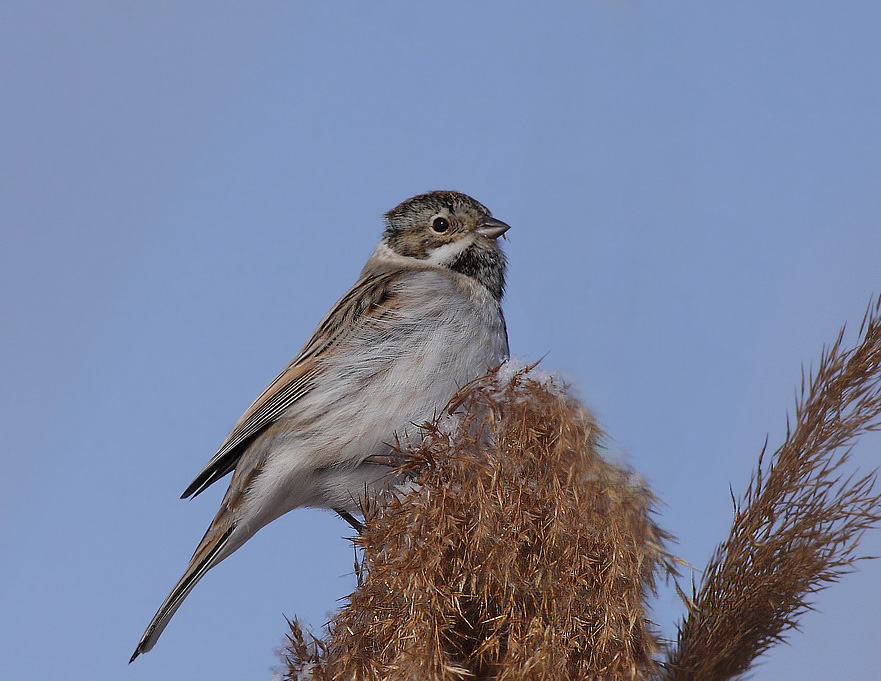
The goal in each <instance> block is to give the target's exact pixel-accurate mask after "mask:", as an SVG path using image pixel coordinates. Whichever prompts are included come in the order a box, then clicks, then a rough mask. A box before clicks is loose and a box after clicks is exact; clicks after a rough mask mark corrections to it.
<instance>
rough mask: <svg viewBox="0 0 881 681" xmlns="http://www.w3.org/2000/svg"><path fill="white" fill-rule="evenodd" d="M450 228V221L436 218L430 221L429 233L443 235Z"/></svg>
mask: <svg viewBox="0 0 881 681" xmlns="http://www.w3.org/2000/svg"><path fill="white" fill-rule="evenodd" d="M449 228H450V221H449V220H447V219H446V218H441V217H437V218H435V219H434V220H432V221H431V231H433V232H437V233H438V234H443V233H444V232H446V231H447V230H448V229H449Z"/></svg>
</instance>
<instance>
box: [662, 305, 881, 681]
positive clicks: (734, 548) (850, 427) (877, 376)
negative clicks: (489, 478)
mask: <svg viewBox="0 0 881 681" xmlns="http://www.w3.org/2000/svg"><path fill="white" fill-rule="evenodd" d="M843 341H844V329H842V331H841V333H839V335H838V338H837V339H836V341H835V342H834V343H833V344H832V345H831V347H828V348H825V349H824V350H823V353H822V357H821V360H820V364H819V368H818V369H817V372H816V374H814V375H807V376H805V374H804V372H803V373H802V382H801V391H800V396H799V397H798V399H797V401H796V408H795V418H794V423H790V422H789V421H788V420H787V428H786V439H785V440H784V442H783V444H782V445H780V447H779V448H778V449H777V450H776V451H775V452H774V454H773V456H772V457H771V460H770V462H769V463H768V464H765V454H766V452H765V449H764V448H763V450H762V452H761V454H760V456H759V463H758V467H757V468H756V471H755V473H754V474H753V476H752V479H751V481H750V484H749V486H748V487H747V490H746V493H745V494H744V496H743V498H742V499H741V500H739V501H735V509H734V510H735V514H734V523H733V525H732V527H731V531H730V532H729V534H728V538H727V539H726V540H725V541H724V542H723V543H722V544H720V545H719V546H718V547H717V549H716V551H715V553H714V554H713V556H712V558H711V559H710V562H709V564H708V565H707V568H706V570H705V571H704V573H703V579H702V580H701V583H700V586H699V587H697V588H694V589H693V593H692V595H691V597H688V598H686V599H685V600H686V602H687V604H688V615H687V616H686V619H685V621H684V622H682V623H681V624H680V626H679V635H678V641H677V643H676V646H675V647H674V649H673V650H671V651H670V654H669V659H668V661H667V664H666V671H665V674H664V678H665V679H667V680H668V681H723V680H725V679H731V678H734V677H736V676H738V675H740V674H743V673H744V672H746V671H747V670H748V669H749V668H750V666H751V665H752V664H753V662H754V661H755V660H756V658H757V657H758V656H760V655H761V654H762V653H763V652H765V651H766V650H767V649H768V648H769V647H770V646H772V645H774V644H775V643H777V642H779V641H781V640H783V639H784V637H785V635H786V633H787V632H788V631H789V630H791V629H793V628H796V627H797V624H798V620H799V617H800V616H801V615H802V614H803V613H804V612H805V611H806V610H807V609H809V608H810V598H811V595H812V594H814V593H816V592H817V591H820V590H821V589H823V588H825V587H827V586H829V585H830V584H831V583H833V582H836V581H837V580H838V579H839V578H840V577H841V576H842V575H844V574H846V573H847V572H849V571H851V570H852V569H853V567H854V563H855V561H857V560H859V559H860V556H859V555H858V553H857V545H858V543H859V540H860V537H861V536H862V534H863V533H864V532H865V531H866V530H867V529H868V528H870V527H872V526H873V525H876V524H877V523H878V521H879V519H881V495H879V494H877V493H876V492H875V491H874V485H875V477H876V476H875V474H874V473H872V474H869V475H864V476H854V475H845V473H844V471H843V467H844V464H845V463H846V462H847V459H848V455H849V453H850V451H851V449H852V447H853V445H854V444H855V443H856V441H857V439H858V438H859V437H860V435H862V434H864V433H866V432H869V431H873V430H878V429H879V427H881V297H879V298H878V299H877V300H876V301H875V303H874V304H873V305H870V306H869V309H868V310H867V311H866V315H865V317H864V318H863V323H862V325H861V326H860V330H859V339H858V342H857V344H856V345H855V346H854V347H853V348H849V349H848V348H845V347H844V345H843ZM683 596H684V594H683Z"/></svg>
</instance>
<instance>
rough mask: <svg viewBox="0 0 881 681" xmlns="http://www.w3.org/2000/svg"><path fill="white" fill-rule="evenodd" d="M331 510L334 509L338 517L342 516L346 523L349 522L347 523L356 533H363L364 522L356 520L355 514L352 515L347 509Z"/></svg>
mask: <svg viewBox="0 0 881 681" xmlns="http://www.w3.org/2000/svg"><path fill="white" fill-rule="evenodd" d="M333 510H334V511H336V514H337V515H338V516H339V517H340V518H342V519H343V520H345V521H346V522H347V523H349V525H351V526H352V528H353V529H354V530H355V532H357V533H358V534H364V523H362V522H361V521H360V520H358V519H357V518H356V517H355V516H353V515H352V514H351V513H349V512H348V511H345V510H343V509H340V508H335V509H333Z"/></svg>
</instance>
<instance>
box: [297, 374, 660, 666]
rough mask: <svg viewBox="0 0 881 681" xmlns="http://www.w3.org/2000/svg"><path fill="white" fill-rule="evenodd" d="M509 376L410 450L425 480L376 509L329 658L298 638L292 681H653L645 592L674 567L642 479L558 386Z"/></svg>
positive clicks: (481, 385)
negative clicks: (613, 456) (615, 458)
mask: <svg viewBox="0 0 881 681" xmlns="http://www.w3.org/2000/svg"><path fill="white" fill-rule="evenodd" d="M534 376H535V374H534V373H531V372H530V371H529V370H528V369H527V368H524V369H522V370H519V371H513V370H511V369H510V367H508V368H503V370H502V371H501V372H499V371H496V372H493V373H491V374H490V375H488V376H486V377H484V378H482V379H480V380H478V381H476V382H474V383H473V384H471V385H469V386H468V387H466V388H465V389H464V390H463V391H462V392H461V393H460V394H459V395H458V396H456V397H455V398H454V399H453V401H452V402H451V403H450V405H449V406H448V407H447V409H446V410H445V412H444V413H443V414H442V415H441V416H440V418H439V419H437V420H435V422H434V423H432V424H427V425H426V427H425V439H424V441H423V443H422V445H421V447H419V448H418V449H417V450H416V451H413V452H408V453H407V454H408V456H407V459H408V461H407V464H406V465H405V467H404V469H405V471H409V472H410V473H412V474H413V475H414V476H415V477H414V478H413V481H412V482H411V483H408V484H405V485H404V486H403V487H402V488H400V489H399V491H398V492H397V493H396V494H395V495H394V496H393V497H392V499H391V500H390V501H387V502H385V503H384V504H383V505H375V506H372V507H371V508H368V509H366V531H365V532H364V534H363V535H362V536H360V537H358V538H357V539H356V540H355V541H356V543H357V544H358V545H359V546H361V547H362V549H363V556H364V557H363V572H362V573H361V580H360V581H361V584H360V586H359V587H358V589H357V591H355V593H353V594H352V595H351V596H350V597H349V603H348V605H347V606H346V607H344V608H343V609H342V611H341V612H340V613H339V614H338V615H337V616H336V617H335V618H334V620H333V621H332V623H331V625H330V628H329V634H328V636H327V638H326V640H325V641H324V642H321V643H320V645H318V646H315V645H313V646H311V647H310V646H307V645H306V643H305V641H304V637H303V634H302V632H301V631H300V630H299V627H298V626H297V625H296V623H293V626H292V627H291V634H290V641H291V645H290V646H289V650H288V666H289V669H288V678H290V679H297V678H303V675H304V674H308V675H309V676H308V677H309V678H315V679H353V680H354V679H357V680H359V681H361V680H364V681H366V680H372V679H376V680H378V679H383V680H384V681H391V680H397V679H412V680H416V679H418V680H419V681H434V680H436V681H441V680H443V681H447V680H449V681H452V680H454V679H505V680H509V681H515V680H519V679H531V680H536V681H540V680H545V679H547V680H550V679H555V680H558V679H609V680H610V681H612V680H616V681H617V680H619V679H620V680H624V679H626V680H628V681H629V680H632V679H643V678H646V676H647V675H648V674H650V673H653V672H654V671H655V670H656V664H655V662H654V659H653V656H654V654H655V653H656V651H657V650H658V644H657V641H656V638H655V635H654V633H653V631H652V630H651V628H650V627H649V625H648V623H647V621H646V614H645V596H646V592H647V591H650V590H652V589H653V587H654V580H655V577H656V575H657V574H658V573H659V571H663V570H666V569H668V567H669V565H670V561H669V557H668V555H667V554H666V552H665V551H664V548H663V540H664V538H665V535H664V533H663V532H661V531H660V530H659V529H658V527H657V526H656V525H655V524H654V522H653V521H652V519H651V517H650V508H651V505H652V503H653V498H652V496H651V494H650V493H649V492H648V490H647V489H646V487H645V486H644V484H643V483H642V481H641V480H640V479H639V478H638V477H637V476H635V475H634V474H633V473H631V472H630V471H628V470H625V469H623V468H621V467H618V466H615V465H612V464H610V463H609V462H607V461H605V460H604V459H603V458H602V457H600V456H599V455H598V453H597V450H598V439H599V437H600V432H599V430H598V428H597V426H596V424H595V422H594V420H593V418H592V416H591V415H590V414H589V413H588V412H587V410H586V409H585V408H584V407H583V406H582V405H581V404H579V403H578V402H577V401H576V400H575V399H574V398H572V397H571V396H570V395H569V394H567V392H566V391H565V390H564V389H563V388H561V387H560V386H559V385H555V384H554V383H553V381H551V380H549V379H547V378H544V379H543V380H538V379H536V378H534Z"/></svg>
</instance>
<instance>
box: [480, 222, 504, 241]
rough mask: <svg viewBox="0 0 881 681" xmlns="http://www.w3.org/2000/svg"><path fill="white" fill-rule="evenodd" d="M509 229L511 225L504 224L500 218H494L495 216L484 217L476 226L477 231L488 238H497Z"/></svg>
mask: <svg viewBox="0 0 881 681" xmlns="http://www.w3.org/2000/svg"><path fill="white" fill-rule="evenodd" d="M509 229H511V225H509V224H506V223H504V222H502V221H501V220H496V219H495V218H485V219H484V220H483V222H482V223H481V225H480V227H478V228H477V233H478V234H480V235H481V236H485V237H487V238H489V239H498V238H499V237H500V236H502V234H504V233H505V232H507V231H508V230H509Z"/></svg>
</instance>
